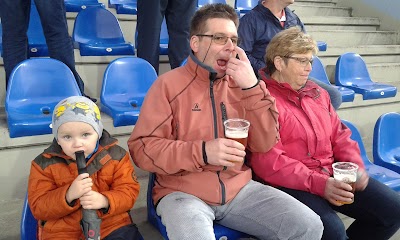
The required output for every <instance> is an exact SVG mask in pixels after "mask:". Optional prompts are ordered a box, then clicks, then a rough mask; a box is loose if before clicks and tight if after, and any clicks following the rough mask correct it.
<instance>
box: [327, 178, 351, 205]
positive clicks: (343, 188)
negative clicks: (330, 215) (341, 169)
mask: <svg viewBox="0 0 400 240" xmlns="http://www.w3.org/2000/svg"><path fill="white" fill-rule="evenodd" d="M351 190H352V188H351V186H350V184H347V183H344V182H341V181H338V180H335V179H334V178H333V177H330V178H329V179H328V181H327V182H326V186H325V195H324V197H325V199H326V200H328V201H329V202H330V203H331V204H333V205H335V206H341V205H343V204H342V203H340V202H338V201H341V202H352V201H353V199H354V194H353V193H352V192H351Z"/></svg>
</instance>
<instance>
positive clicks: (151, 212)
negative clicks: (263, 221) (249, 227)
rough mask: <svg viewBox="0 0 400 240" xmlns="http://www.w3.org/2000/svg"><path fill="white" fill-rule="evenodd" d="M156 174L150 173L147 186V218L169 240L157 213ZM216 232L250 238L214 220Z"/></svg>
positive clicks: (233, 237) (222, 236)
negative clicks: (155, 198)
mask: <svg viewBox="0 0 400 240" xmlns="http://www.w3.org/2000/svg"><path fill="white" fill-rule="evenodd" d="M155 178H156V175H155V174H154V173H149V183H148V186H147V220H148V221H149V222H150V223H151V224H152V225H153V226H154V227H155V228H156V229H157V230H158V231H159V232H160V234H161V235H162V236H163V237H164V239H166V240H168V236H167V230H166V228H165V226H164V225H163V224H162V222H161V218H160V217H159V216H158V215H157V213H156V207H155V205H154V202H153V187H154V182H155V180H156V179H155ZM214 234H215V237H216V239H229V240H236V239H242V238H246V239H247V238H250V237H251V236H249V235H248V234H246V233H242V232H239V231H236V230H233V229H230V228H228V227H225V226H222V225H220V224H218V223H216V222H214Z"/></svg>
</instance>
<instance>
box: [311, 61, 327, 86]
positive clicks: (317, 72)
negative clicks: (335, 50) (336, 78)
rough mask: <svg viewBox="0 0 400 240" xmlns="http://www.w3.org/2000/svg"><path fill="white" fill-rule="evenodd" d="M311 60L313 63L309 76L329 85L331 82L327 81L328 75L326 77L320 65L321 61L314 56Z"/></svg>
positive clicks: (322, 66)
mask: <svg viewBox="0 0 400 240" xmlns="http://www.w3.org/2000/svg"><path fill="white" fill-rule="evenodd" d="M313 60H314V61H313V64H312V70H311V72H310V75H309V76H310V77H313V78H316V79H318V80H320V81H321V82H323V83H326V84H328V85H331V82H330V81H329V78H328V75H326V71H325V67H324V65H323V64H322V62H321V59H319V57H317V56H314V57H313Z"/></svg>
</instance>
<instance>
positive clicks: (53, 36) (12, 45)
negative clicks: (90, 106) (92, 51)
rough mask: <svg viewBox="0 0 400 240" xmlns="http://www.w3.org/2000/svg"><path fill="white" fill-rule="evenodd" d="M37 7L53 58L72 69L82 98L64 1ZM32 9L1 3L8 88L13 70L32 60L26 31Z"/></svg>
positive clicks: (43, 1)
mask: <svg viewBox="0 0 400 240" xmlns="http://www.w3.org/2000/svg"><path fill="white" fill-rule="evenodd" d="M32 1H33V0H32ZM35 5H36V8H37V10H38V12H39V15H40V21H41V23H42V27H43V32H44V35H45V38H46V43H47V47H48V49H49V55H50V57H51V58H54V59H57V60H59V61H61V62H63V63H65V64H66V65H67V66H68V67H69V68H70V69H71V71H72V73H73V74H74V76H75V79H76V82H77V83H78V86H79V89H80V90H81V92H82V94H83V92H84V84H83V81H82V79H81V78H80V76H79V74H78V72H77V71H76V69H75V58H74V48H73V45H72V40H71V37H70V36H69V34H68V26H67V18H66V15H65V4H64V0H35ZM30 9H31V0H1V1H0V18H1V25H2V28H3V61H4V69H5V72H6V87H7V85H8V79H9V77H10V74H11V72H12V70H13V69H14V67H15V66H16V65H17V64H19V63H20V62H22V61H23V60H25V59H28V58H29V56H28V37H27V31H28V25H29V16H30Z"/></svg>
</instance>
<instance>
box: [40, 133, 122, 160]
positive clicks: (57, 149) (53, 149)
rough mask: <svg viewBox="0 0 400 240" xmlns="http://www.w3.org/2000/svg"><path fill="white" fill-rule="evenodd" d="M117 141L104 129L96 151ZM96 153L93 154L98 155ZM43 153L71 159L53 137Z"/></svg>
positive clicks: (106, 147)
mask: <svg viewBox="0 0 400 240" xmlns="http://www.w3.org/2000/svg"><path fill="white" fill-rule="evenodd" d="M117 142H118V140H117V139H115V138H113V137H111V135H110V134H109V133H108V132H107V131H106V130H103V134H102V136H101V138H100V140H99V146H98V150H97V153H98V152H100V151H103V150H104V149H108V148H109V147H111V146H113V145H115V144H117ZM97 153H96V154H93V155H98V154H97ZM43 154H48V155H51V156H57V157H61V158H64V159H66V160H71V157H69V156H67V155H65V153H64V152H63V150H62V148H61V146H60V145H59V144H58V143H57V140H56V139H55V138H54V139H53V142H52V143H51V145H50V146H49V147H48V148H46V149H45V150H44V151H43ZM92 157H93V156H92Z"/></svg>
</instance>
